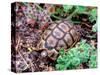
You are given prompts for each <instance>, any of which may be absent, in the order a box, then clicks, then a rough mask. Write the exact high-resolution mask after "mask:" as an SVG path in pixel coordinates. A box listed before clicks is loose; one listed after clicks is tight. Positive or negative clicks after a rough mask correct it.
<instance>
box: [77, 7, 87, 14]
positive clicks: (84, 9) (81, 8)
mask: <svg viewBox="0 0 100 75" xmlns="http://www.w3.org/2000/svg"><path fill="white" fill-rule="evenodd" d="M86 9H87V8H86V7H85V6H77V12H78V13H83V12H85V11H86Z"/></svg>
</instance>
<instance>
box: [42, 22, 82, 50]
mask: <svg viewBox="0 0 100 75" xmlns="http://www.w3.org/2000/svg"><path fill="white" fill-rule="evenodd" d="M43 38H44V41H45V44H44V45H45V48H48V49H56V50H59V49H61V48H64V49H68V48H71V47H72V46H74V45H75V44H76V43H77V42H78V40H79V38H80V36H79V32H77V30H76V29H75V27H74V26H73V24H72V23H71V22H69V21H65V20H63V21H56V22H55V23H52V24H50V26H49V27H48V28H47V30H46V31H45V32H44V36H43Z"/></svg>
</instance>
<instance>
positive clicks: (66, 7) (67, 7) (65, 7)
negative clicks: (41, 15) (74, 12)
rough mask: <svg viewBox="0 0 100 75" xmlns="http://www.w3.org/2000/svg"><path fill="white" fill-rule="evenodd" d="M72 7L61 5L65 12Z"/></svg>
mask: <svg viewBox="0 0 100 75" xmlns="http://www.w3.org/2000/svg"><path fill="white" fill-rule="evenodd" d="M72 8H73V6H72V5H63V9H64V11H65V12H69V10H70V9H72Z"/></svg>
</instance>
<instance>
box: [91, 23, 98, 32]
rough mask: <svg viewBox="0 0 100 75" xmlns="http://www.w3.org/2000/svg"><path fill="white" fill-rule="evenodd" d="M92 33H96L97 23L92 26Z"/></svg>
mask: <svg viewBox="0 0 100 75" xmlns="http://www.w3.org/2000/svg"><path fill="white" fill-rule="evenodd" d="M92 31H93V32H97V23H96V24H95V25H93V27H92Z"/></svg>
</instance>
